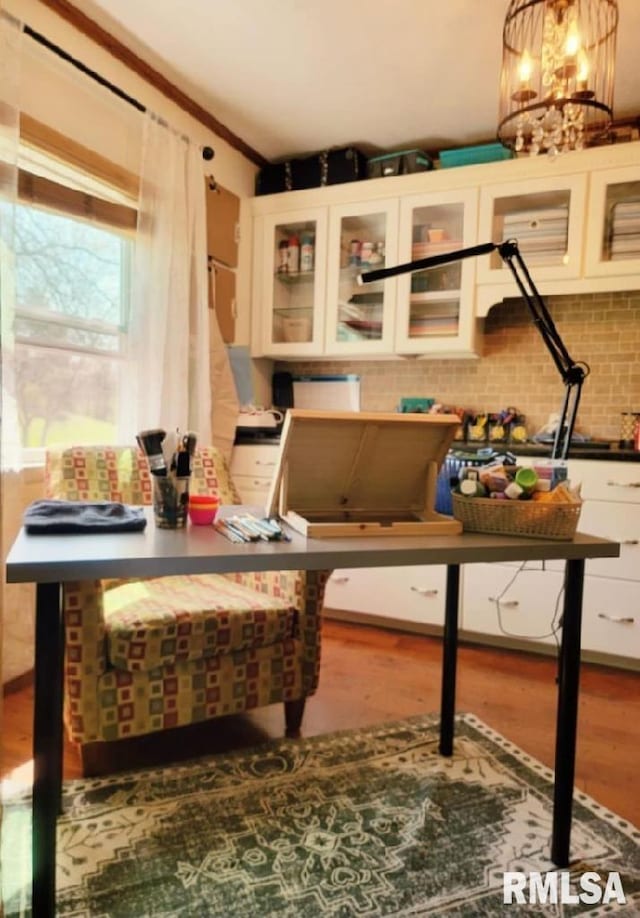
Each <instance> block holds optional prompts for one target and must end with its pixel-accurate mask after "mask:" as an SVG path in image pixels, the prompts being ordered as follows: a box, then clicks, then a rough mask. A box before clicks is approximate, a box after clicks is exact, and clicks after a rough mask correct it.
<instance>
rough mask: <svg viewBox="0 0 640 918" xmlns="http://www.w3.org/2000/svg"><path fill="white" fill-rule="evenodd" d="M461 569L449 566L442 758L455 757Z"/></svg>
mask: <svg viewBox="0 0 640 918" xmlns="http://www.w3.org/2000/svg"><path fill="white" fill-rule="evenodd" d="M459 596H460V565H459V564H449V565H448V566H447V595H446V601H445V613H444V638H443V644H442V691H441V695H440V755H452V754H453V718H454V715H455V712H456V661H457V655H458V604H459Z"/></svg>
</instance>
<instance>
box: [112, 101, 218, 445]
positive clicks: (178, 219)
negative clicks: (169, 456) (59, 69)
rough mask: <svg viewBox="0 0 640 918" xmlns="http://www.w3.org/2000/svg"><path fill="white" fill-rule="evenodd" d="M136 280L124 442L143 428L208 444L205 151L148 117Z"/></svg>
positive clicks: (208, 387)
mask: <svg viewBox="0 0 640 918" xmlns="http://www.w3.org/2000/svg"><path fill="white" fill-rule="evenodd" d="M143 117H144V118H145V124H144V135H143V149H142V163H141V172H140V198H139V218H138V231H137V235H136V247H135V249H136V251H135V258H134V264H133V268H132V281H131V290H132V293H131V320H130V352H129V373H128V380H129V382H128V386H129V391H128V392H127V396H126V401H127V405H128V409H129V410H128V412H127V417H126V420H125V424H126V427H125V430H123V431H122V433H123V436H122V438H121V439H123V441H124V442H127V441H131V439H132V438H133V437H134V435H135V433H137V431H138V430H140V429H143V428H150V427H162V428H163V429H164V430H167V431H168V430H175V429H176V428H179V429H180V430H181V431H182V432H184V431H186V430H187V429H189V430H194V431H196V433H197V434H198V440H199V442H201V443H210V442H211V377H210V366H209V315H208V313H209V310H208V299H207V296H208V276H207V247H206V202H205V183H204V174H203V170H202V159H201V154H200V151H199V149H198V148H197V147H195V146H194V145H193V144H192V143H190V142H189V141H188V140H187V139H186V138H184V137H182V136H181V135H179V134H178V133H176V132H175V131H174V130H172V129H171V128H169V127H167V126H166V125H165V124H164V123H163V122H162V121H161V120H160V119H159V118H158V117H157V116H156V115H154V114H146V115H144V116H143Z"/></svg>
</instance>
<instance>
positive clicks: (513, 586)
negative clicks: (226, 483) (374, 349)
mask: <svg viewBox="0 0 640 918" xmlns="http://www.w3.org/2000/svg"><path fill="white" fill-rule="evenodd" d="M277 457H278V444H277V443H259V444H247V445H244V444H243V445H239V446H235V447H234V450H233V455H232V459H231V473H232V476H233V480H234V482H235V484H236V487H237V489H238V491H239V493H240V497H241V499H242V502H243V503H245V504H254V505H257V506H264V505H265V503H266V500H267V496H268V493H269V487H270V484H271V480H272V477H273V473H274V471H275V468H276V463H277ZM569 474H570V478H571V480H572V483H577V482H582V496H583V499H584V504H583V507H582V512H581V515H580V523H579V526H578V528H579V530H580V531H581V532H586V533H590V534H592V535H598V536H602V537H603V538H609V539H613V540H614V541H616V542H620V557H619V558H603V559H594V560H593V561H587V563H586V566H585V570H586V576H585V582H584V598H583V623H582V648H583V651H584V653H583V656H584V659H586V660H596V661H601V662H606V663H612V664H614V665H620V666H625V667H630V668H634V669H635V668H638V667H640V502H639V500H640V463H633V462H606V461H599V460H598V461H587V460H580V461H570V465H569ZM563 580H564V563H563V562H561V561H549V562H546V563H545V564H544V565H543V564H542V563H541V562H531V563H529V564H527V565H525V566H524V567H523V566H522V565H520V564H518V563H512V564H469V565H466V566H465V567H464V568H463V570H462V576H461V583H460V595H461V602H460V617H459V625H460V632H461V635H462V637H463V638H464V639H466V640H470V641H474V642H477V643H485V644H498V645H501V646H507V647H515V648H519V649H527V650H534V651H540V652H543V653H545V652H546V653H552V652H553V648H554V647H555V646H556V642H557V641H559V640H560V634H561V632H560V622H561V616H562V602H563ZM445 593H446V568H445V567H444V566H439V567H438V566H424V567H420V566H417V567H380V568H367V569H351V570H336V571H334V572H333V573H332V575H331V577H330V578H329V581H328V583H327V590H326V594H325V610H326V614H327V616H331V617H334V618H342V619H346V620H352V621H359V622H363V623H367V624H373V625H380V626H384V627H387V628H398V629H403V630H406V631H413V632H421V633H425V634H439V633H441V631H442V627H443V625H444V608H445Z"/></svg>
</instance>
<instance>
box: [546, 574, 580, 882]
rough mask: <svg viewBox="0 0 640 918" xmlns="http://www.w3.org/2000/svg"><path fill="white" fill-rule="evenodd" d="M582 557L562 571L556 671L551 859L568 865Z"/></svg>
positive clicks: (578, 668)
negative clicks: (558, 651)
mask: <svg viewBox="0 0 640 918" xmlns="http://www.w3.org/2000/svg"><path fill="white" fill-rule="evenodd" d="M583 589H584V561H583V560H582V559H580V560H577V561H567V564H566V575H565V594H564V613H563V618H562V642H561V645H560V664H559V672H558V715H557V723H556V767H555V784H554V796H553V833H552V839H551V860H552V861H553V863H554V864H555V865H556V866H557V867H568V865H569V844H570V839H571V808H572V803H573V782H574V776H575V763H576V732H577V724H578V691H579V687H580V630H581V625H582V593H583Z"/></svg>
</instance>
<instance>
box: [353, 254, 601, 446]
mask: <svg viewBox="0 0 640 918" xmlns="http://www.w3.org/2000/svg"><path fill="white" fill-rule="evenodd" d="M496 250H497V251H498V252H499V253H500V257H501V258H502V260H503V261H504V262H505V263H506V264H507V265H508V266H509V268H510V269H511V273H512V274H513V276H514V278H515V281H516V284H517V285H518V289H519V290H520V293H521V294H522V296H523V298H524V301H525V303H526V304H527V306H528V307H529V312H530V313H531V316H532V318H533V324H534V325H535V326H536V328H537V329H538V331H539V332H540V334H541V335H542V339H543V341H544V343H545V345H546V346H547V350H548V351H549V353H550V354H551V357H552V359H553V362H554V363H555V365H556V367H557V368H558V372H559V373H560V376H561V377H562V381H563V383H564V385H565V390H566V391H565V397H564V401H563V404H562V413H561V415H560V423H559V424H558V427H557V430H556V432H555V436H554V441H553V449H552V452H551V456H552V458H553V459H566V458H567V456H568V454H569V446H570V444H571V437H572V436H573V428H574V426H575V421H576V415H577V413H578V405H579V403H580V394H581V392H582V384H583V382H584V380H585V379H586V377H587V376H588V375H589V367H588V366H587V364H586V363H576V362H575V361H573V360H572V359H571V357H570V356H569V352H568V351H567V349H566V347H565V346H564V344H563V342H562V338H561V337H560V335H559V334H558V330H557V329H556V327H555V325H554V324H553V320H552V318H551V316H550V315H549V310H548V309H547V307H546V305H545V303H544V300H543V299H542V296H541V295H540V292H539V291H538V289H537V287H536V285H535V284H534V282H533V280H532V279H531V275H530V274H529V271H528V269H527V266H526V265H525V263H524V260H523V258H522V255H521V254H520V249H519V248H518V243H517V242H516V241H515V239H509V240H507V241H505V242H501V243H496V242H485V243H482V245H472V246H470V247H469V248H467V249H458V250H457V251H456V252H446V253H444V254H442V255H432V256H431V257H429V258H419V259H417V260H416V261H408V262H405V263H404V264H401V265H394V266H393V267H391V268H378V269H376V270H374V271H367V272H366V273H364V274H361V275H360V276H359V277H358V282H359V283H361V284H370V283H373V281H378V280H384V278H387V277H394V276H395V275H396V274H408V273H412V272H414V271H424V269H425V268H435V267H437V265H444V264H447V263H448V262H450V261H462V259H464V258H473V257H475V256H476V255H488V254H489V253H490V252H495V251H496Z"/></svg>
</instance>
